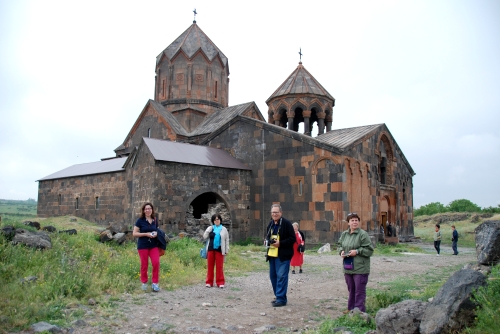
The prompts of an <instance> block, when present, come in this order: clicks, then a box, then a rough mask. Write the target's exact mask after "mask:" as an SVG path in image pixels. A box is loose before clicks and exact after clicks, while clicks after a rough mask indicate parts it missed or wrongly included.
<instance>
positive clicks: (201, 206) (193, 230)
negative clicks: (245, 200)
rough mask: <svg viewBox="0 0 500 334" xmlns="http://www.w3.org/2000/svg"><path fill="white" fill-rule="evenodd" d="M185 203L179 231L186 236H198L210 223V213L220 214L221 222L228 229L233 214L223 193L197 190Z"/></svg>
mask: <svg viewBox="0 0 500 334" xmlns="http://www.w3.org/2000/svg"><path fill="white" fill-rule="evenodd" d="M185 205H186V208H185V214H184V218H183V219H181V221H183V223H181V228H180V231H183V232H185V233H187V235H188V236H191V237H199V235H198V233H199V231H200V230H203V231H204V230H205V229H206V227H207V226H208V225H210V224H211V223H212V221H211V218H212V215H214V214H216V213H218V214H220V215H221V217H222V224H223V225H224V226H225V227H226V228H227V229H228V231H230V227H231V222H232V219H231V217H232V216H233V215H232V214H231V209H230V206H229V205H228V201H227V200H226V199H225V198H224V197H223V195H221V194H219V193H217V192H212V191H199V192H197V193H195V194H193V195H192V196H191V197H190V198H188V199H187V200H186V204H185ZM180 231H179V232H180Z"/></svg>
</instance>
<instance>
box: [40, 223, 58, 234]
mask: <svg viewBox="0 0 500 334" xmlns="http://www.w3.org/2000/svg"><path fill="white" fill-rule="evenodd" d="M42 231H47V232H50V233H52V232H55V231H57V230H56V228H55V227H54V226H50V225H49V226H44V227H42Z"/></svg>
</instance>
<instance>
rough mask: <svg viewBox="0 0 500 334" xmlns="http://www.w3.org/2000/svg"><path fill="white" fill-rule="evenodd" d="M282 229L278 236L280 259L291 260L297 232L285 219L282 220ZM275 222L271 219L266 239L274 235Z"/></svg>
mask: <svg viewBox="0 0 500 334" xmlns="http://www.w3.org/2000/svg"><path fill="white" fill-rule="evenodd" d="M280 221H281V222H280V223H281V227H280V229H279V232H278V235H279V237H280V246H279V247H278V257H279V258H280V261H285V260H291V259H292V257H293V244H294V243H295V231H294V229H293V226H292V223H291V222H290V221H289V220H288V219H285V218H283V217H281V218H280ZM273 225H274V220H272V219H271V221H270V222H269V224H268V225H267V229H266V239H269V237H270V236H271V235H272V234H273V232H272V229H273Z"/></svg>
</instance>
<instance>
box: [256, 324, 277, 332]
mask: <svg viewBox="0 0 500 334" xmlns="http://www.w3.org/2000/svg"><path fill="white" fill-rule="evenodd" d="M275 329H276V326H274V325H265V326H261V327H257V328H254V329H253V332H254V333H264V332H269V331H273V330H275Z"/></svg>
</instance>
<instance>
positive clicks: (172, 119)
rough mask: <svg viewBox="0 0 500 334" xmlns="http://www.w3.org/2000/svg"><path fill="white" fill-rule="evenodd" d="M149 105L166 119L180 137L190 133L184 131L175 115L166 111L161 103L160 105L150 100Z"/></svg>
mask: <svg viewBox="0 0 500 334" xmlns="http://www.w3.org/2000/svg"><path fill="white" fill-rule="evenodd" d="M149 103H150V104H151V105H152V106H153V108H155V110H156V111H157V112H158V113H159V114H160V115H162V116H163V118H165V120H166V121H167V122H168V124H170V126H171V127H172V128H173V129H174V131H175V133H176V134H178V135H183V136H187V135H188V134H189V133H188V132H187V131H186V129H184V127H183V126H182V125H181V123H179V121H177V118H175V116H174V115H172V114H171V113H170V112H168V111H167V109H165V107H164V106H162V105H161V103H158V102H156V101H154V100H149Z"/></svg>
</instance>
